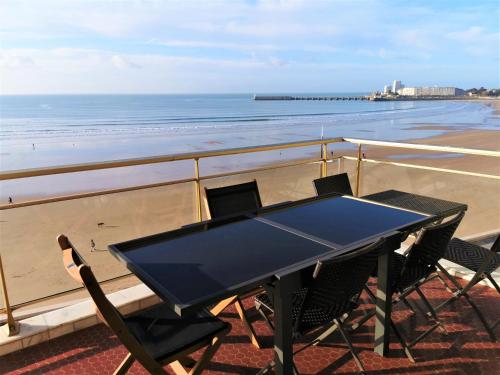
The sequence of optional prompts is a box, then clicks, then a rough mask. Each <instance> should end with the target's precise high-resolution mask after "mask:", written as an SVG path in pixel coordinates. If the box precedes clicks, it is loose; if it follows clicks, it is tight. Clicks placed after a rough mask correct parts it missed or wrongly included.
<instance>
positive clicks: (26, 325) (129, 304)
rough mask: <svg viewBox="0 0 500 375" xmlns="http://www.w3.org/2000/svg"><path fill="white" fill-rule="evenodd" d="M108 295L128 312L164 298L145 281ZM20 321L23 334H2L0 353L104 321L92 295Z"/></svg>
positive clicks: (115, 303)
mask: <svg viewBox="0 0 500 375" xmlns="http://www.w3.org/2000/svg"><path fill="white" fill-rule="evenodd" d="M108 298H109V300H110V301H111V302H112V303H113V304H114V305H115V306H116V307H117V308H118V310H119V311H120V312H121V313H122V314H125V315H126V314H129V313H132V312H134V311H138V310H141V309H144V308H146V307H148V306H152V305H155V304H157V303H159V302H160V298H159V297H158V296H156V295H155V294H154V293H153V292H152V291H151V290H150V289H149V288H148V287H146V286H145V285H144V284H140V285H137V286H133V287H131V288H127V289H124V290H120V291H118V292H114V293H111V294H109V295H108ZM19 323H20V326H21V330H20V333H19V335H16V336H11V337H6V336H4V335H3V334H0V356H2V355H5V354H8V353H11V352H14V351H17V350H20V349H24V348H28V347H30V346H33V345H36V344H38V343H40V342H43V341H47V340H50V339H54V338H56V337H59V336H63V335H66V334H68V333H72V332H76V331H78V330H81V329H84V328H87V327H91V326H94V325H96V324H98V323H100V321H99V319H98V318H97V316H96V313H95V306H94V303H93V302H92V300H91V299H90V298H88V299H85V300H83V301H80V302H77V303H75V304H73V305H70V306H67V307H64V308H61V309H58V310H53V311H50V312H47V313H43V314H40V315H36V316H32V317H29V318H27V319H24V320H21V321H20V322H19Z"/></svg>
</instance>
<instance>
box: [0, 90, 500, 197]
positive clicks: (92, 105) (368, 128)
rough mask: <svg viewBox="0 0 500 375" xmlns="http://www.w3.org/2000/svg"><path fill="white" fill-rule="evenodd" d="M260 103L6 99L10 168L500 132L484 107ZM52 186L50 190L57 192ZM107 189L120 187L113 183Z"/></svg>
mask: <svg viewBox="0 0 500 375" xmlns="http://www.w3.org/2000/svg"><path fill="white" fill-rule="evenodd" d="M311 95H312V94H311ZM318 95H319V94H318ZM321 95H336V96H342V95H347V96H349V95H360V94H359V93H355V94H354V93H353V94H342V93H340V94H339V93H332V94H321ZM252 96H253V95H251V94H232V95H229V94H228V95H215V94H214V95H36V96H0V124H1V126H0V156H1V159H0V170H1V171H8V170H17V169H27V168H38V167H48V166H55V165H66V164H73V163H85V162H97V161H105V160H116V159H125V158H135V157H143V156H154V155H165V154H174V153H181V152H189V151H195V150H209V149H221V148H231V147H242V146H252V145H262V144H270V143H279V142H292V141H300V140H306V139H315V138H320V137H325V138H327V137H336V136H343V137H356V138H363V139H375V140H392V141H401V140H407V139H415V138H422V137H429V136H434V135H438V134H440V133H443V132H444V131H443V130H442V129H441V130H440V129H439V128H437V129H432V127H428V126H427V125H433V124H436V125H446V126H447V127H453V128H456V130H458V131H460V130H461V129H471V128H481V129H498V118H495V117H493V114H492V109H491V108H490V107H489V106H486V105H483V104H481V103H473V102H465V101H400V102H370V101H254V100H253V99H252ZM289 156H290V154H289ZM292 156H294V155H292ZM252 157H254V158H255V160H254V161H255V163H258V162H263V161H264V159H265V157H262V158H261V157H260V156H258V155H253V156H252ZM212 167H213V166H212ZM167 169H168V168H167ZM215 169H217V168H215ZM163 170H166V169H165V168H164V169H163ZM178 170H179V169H177V171H178ZM190 172H192V171H190ZM176 174H177V175H179V172H176ZM181 177H182V176H181ZM27 180H28V179H25V180H24V181H25V182H26V181H27ZM39 180H40V181H41V180H43V178H39ZM87 180H88V179H87ZM19 182H20V181H19ZM19 185H20V184H19V183H18V184H16V186H19ZM21 185H22V184H21ZM42 185H47V186H46V190H47V189H49V190H50V186H51V185H52V184H49V183H45V184H42ZM104 185H106V186H116V184H114V183H108V182H107V183H106V184H104ZM39 186H40V185H39ZM52 186H53V185H52ZM17 190H19V188H17ZM11 191H12V188H11V187H9V186H8V184H6V183H3V187H2V189H1V192H0V195H1V198H2V199H3V198H4V196H5V195H6V194H10V193H11ZM45 193H46V192H45ZM38 194H42V193H37V194H36V195H38ZM42 195H45V194H42Z"/></svg>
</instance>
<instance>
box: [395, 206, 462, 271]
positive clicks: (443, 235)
mask: <svg viewBox="0 0 500 375" xmlns="http://www.w3.org/2000/svg"><path fill="white" fill-rule="evenodd" d="M464 215H465V211H462V212H460V213H459V214H458V215H456V216H455V217H454V218H452V219H451V220H448V221H446V222H444V223H440V224H437V225H432V226H429V227H427V228H424V229H423V230H422V232H421V233H420V234H419V236H418V238H417V240H416V241H415V243H414V244H413V245H412V246H411V247H410V249H409V250H408V255H407V258H406V263H405V268H407V267H408V266H412V265H419V266H427V267H429V269H434V267H435V266H436V264H437V262H438V261H439V260H440V259H441V258H442V257H443V256H444V254H445V252H446V248H447V246H448V243H449V242H450V240H451V238H452V237H453V234H454V233H455V231H456V230H457V228H458V225H459V224H460V222H461V221H462V219H463V217H464ZM403 272H404V269H403Z"/></svg>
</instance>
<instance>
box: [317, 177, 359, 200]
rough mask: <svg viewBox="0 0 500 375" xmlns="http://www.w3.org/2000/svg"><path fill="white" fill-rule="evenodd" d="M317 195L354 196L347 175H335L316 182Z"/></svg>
mask: <svg viewBox="0 0 500 375" xmlns="http://www.w3.org/2000/svg"><path fill="white" fill-rule="evenodd" d="M314 187H315V189H316V194H317V195H324V194H331V193H338V194H342V195H353V194H352V188H351V183H350V182H349V176H348V174H347V173H340V174H334V175H332V176H327V177H323V178H318V179H316V180H314Z"/></svg>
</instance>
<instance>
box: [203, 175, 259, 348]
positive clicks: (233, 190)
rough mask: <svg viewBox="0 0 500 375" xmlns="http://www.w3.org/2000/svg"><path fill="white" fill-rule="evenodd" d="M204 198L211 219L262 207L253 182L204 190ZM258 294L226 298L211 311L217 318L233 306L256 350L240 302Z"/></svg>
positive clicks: (252, 293)
mask: <svg viewBox="0 0 500 375" xmlns="http://www.w3.org/2000/svg"><path fill="white" fill-rule="evenodd" d="M205 196H206V203H207V207H208V211H209V214H210V218H211V219H216V218H221V217H229V216H232V215H237V214H241V213H242V212H255V211H257V210H258V209H259V208H261V207H262V203H261V200H260V194H259V188H258V186H257V181H255V180H253V181H250V182H246V183H243V184H237V185H231V186H224V187H220V188H213V189H207V188H205ZM260 292H262V289H258V290H255V291H252V292H249V293H247V294H245V295H243V296H232V297H229V298H226V299H225V300H223V301H221V302H219V303H218V304H217V305H216V306H215V307H214V308H213V309H212V310H211V312H212V313H213V314H214V315H216V316H217V315H218V314H220V313H221V312H222V311H224V310H225V309H226V308H227V307H228V306H230V305H232V304H234V305H235V308H236V311H237V312H238V315H239V316H240V319H241V321H242V322H243V324H244V325H245V328H246V330H247V331H248V335H249V337H250V340H251V341H252V344H253V345H254V346H256V347H257V348H260V347H261V343H260V341H259V338H258V336H257V334H256V333H255V329H254V328H253V326H252V324H251V322H250V320H249V317H248V315H247V313H246V311H245V308H244V307H243V303H242V302H241V300H242V299H244V298H247V297H251V296H254V295H255V294H258V293H260Z"/></svg>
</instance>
